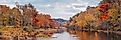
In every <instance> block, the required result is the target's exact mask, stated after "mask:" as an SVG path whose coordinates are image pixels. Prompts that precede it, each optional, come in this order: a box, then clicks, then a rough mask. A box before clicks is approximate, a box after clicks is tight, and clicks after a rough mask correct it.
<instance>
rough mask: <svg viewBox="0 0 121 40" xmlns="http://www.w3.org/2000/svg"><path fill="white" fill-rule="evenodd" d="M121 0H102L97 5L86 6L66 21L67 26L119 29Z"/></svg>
mask: <svg viewBox="0 0 121 40" xmlns="http://www.w3.org/2000/svg"><path fill="white" fill-rule="evenodd" d="M120 2H121V1H120V0H103V1H101V2H100V3H99V5H98V6H97V7H88V8H87V9H86V11H84V12H80V13H77V14H76V15H75V16H73V17H72V18H71V19H70V20H69V21H68V22H67V24H68V26H69V27H80V29H111V30H121V25H120V24H121V17H120V16H121V3H120Z"/></svg>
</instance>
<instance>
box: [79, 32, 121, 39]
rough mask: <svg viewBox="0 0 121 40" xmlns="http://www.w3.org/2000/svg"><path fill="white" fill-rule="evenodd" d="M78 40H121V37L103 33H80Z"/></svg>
mask: <svg viewBox="0 0 121 40" xmlns="http://www.w3.org/2000/svg"><path fill="white" fill-rule="evenodd" d="M77 35H78V40H121V35H118V34H115V33H103V32H100V33H98V32H78V33H77Z"/></svg>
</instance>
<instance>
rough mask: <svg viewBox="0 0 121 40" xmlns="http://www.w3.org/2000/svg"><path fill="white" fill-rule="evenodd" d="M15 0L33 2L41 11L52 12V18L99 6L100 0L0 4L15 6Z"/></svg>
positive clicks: (8, 2) (12, 0) (34, 0)
mask: <svg viewBox="0 0 121 40" xmlns="http://www.w3.org/2000/svg"><path fill="white" fill-rule="evenodd" d="M15 1H18V2H19V3H20V4H27V3H31V4H32V5H34V6H35V8H36V9H37V10H38V11H39V12H42V13H45V14H50V15H51V16H52V18H63V19H69V18H70V17H72V16H73V15H75V14H76V13H79V12H81V11H85V9H86V7H87V6H97V5H98V3H99V1H100V0H6V1H5V0H0V4H6V5H8V6H11V7H14V6H15Z"/></svg>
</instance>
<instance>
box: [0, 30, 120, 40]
mask: <svg viewBox="0 0 121 40" xmlns="http://www.w3.org/2000/svg"><path fill="white" fill-rule="evenodd" d="M76 35H77V37H74V36H73V35H71V34H69V33H68V32H63V33H55V34H54V35H53V36H55V37H50V38H29V39H22V40H121V36H120V35H118V34H114V33H103V32H100V33H98V32H77V34H76ZM0 40H2V39H0ZM3 40H5V39H3ZM7 40H9V39H7ZM10 40H16V39H13V38H11V39H10ZM17 40H18V39H17ZM19 40H20V39H19Z"/></svg>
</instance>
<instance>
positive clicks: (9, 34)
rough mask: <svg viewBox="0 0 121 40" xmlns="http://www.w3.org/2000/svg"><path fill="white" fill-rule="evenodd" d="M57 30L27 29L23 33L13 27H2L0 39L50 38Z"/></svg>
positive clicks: (20, 29)
mask: <svg viewBox="0 0 121 40" xmlns="http://www.w3.org/2000/svg"><path fill="white" fill-rule="evenodd" d="M56 31H57V29H53V28H48V29H43V28H39V29H29V31H25V30H24V29H23V28H19V27H18V28H15V27H2V28H0V38H1V39H10V38H14V37H15V38H22V39H26V38H27V37H40V38H48V37H51V36H52V35H53V34H54V33H55V32H56Z"/></svg>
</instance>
